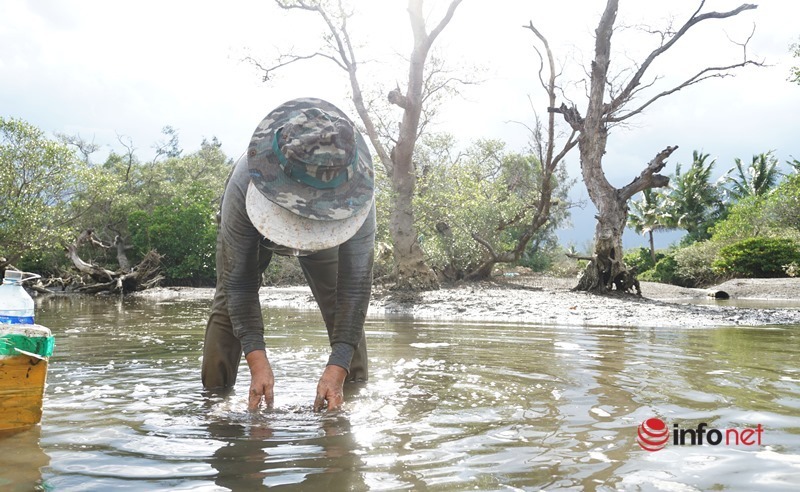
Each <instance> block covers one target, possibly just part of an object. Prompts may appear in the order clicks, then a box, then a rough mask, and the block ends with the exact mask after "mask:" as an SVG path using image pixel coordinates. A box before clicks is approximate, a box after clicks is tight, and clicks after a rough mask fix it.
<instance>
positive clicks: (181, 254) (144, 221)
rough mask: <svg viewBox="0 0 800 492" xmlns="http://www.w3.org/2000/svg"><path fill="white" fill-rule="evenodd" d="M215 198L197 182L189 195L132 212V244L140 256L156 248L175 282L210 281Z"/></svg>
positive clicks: (169, 276) (213, 258) (214, 224)
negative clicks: (145, 210)
mask: <svg viewBox="0 0 800 492" xmlns="http://www.w3.org/2000/svg"><path fill="white" fill-rule="evenodd" d="M211 202H212V199H211V198H210V197H209V195H208V193H207V192H206V190H203V189H202V187H201V186H199V185H196V186H194V187H192V188H190V189H189V192H188V193H187V195H186V196H182V197H175V198H174V199H173V201H172V202H171V203H169V204H164V205H158V206H156V207H155V208H154V209H153V210H152V211H151V212H150V213H147V212H144V211H142V210H135V211H132V212H131V213H130V214H129V219H128V220H129V222H130V228H131V234H132V243H133V245H134V247H135V248H136V249H137V252H138V253H139V255H140V256H141V255H143V254H144V253H146V252H147V251H149V250H151V249H155V250H156V251H158V252H159V253H160V254H161V255H163V258H162V260H161V265H162V268H163V270H164V273H165V275H166V276H167V278H168V279H169V280H170V281H172V282H173V283H174V282H187V281H189V282H198V281H209V280H210V279H213V278H214V272H215V261H214V260H215V245H216V236H217V227H216V220H215V216H214V207H213V205H212V203H211Z"/></svg>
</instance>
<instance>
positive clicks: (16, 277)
mask: <svg viewBox="0 0 800 492" xmlns="http://www.w3.org/2000/svg"><path fill="white" fill-rule="evenodd" d="M22 275H23V272H20V271H17V270H6V276H5V278H6V279H7V280H13V281H15V282H21V281H22Z"/></svg>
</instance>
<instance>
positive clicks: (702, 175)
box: [666, 150, 722, 241]
mask: <svg viewBox="0 0 800 492" xmlns="http://www.w3.org/2000/svg"><path fill="white" fill-rule="evenodd" d="M708 156H709V155H708V154H701V153H700V152H698V151H696V150H695V151H694V152H693V153H692V165H691V167H690V168H689V170H688V171H686V173H685V174H681V165H680V163H679V164H678V165H677V166H676V167H675V175H674V176H673V177H672V179H670V187H671V188H672V191H671V192H670V194H669V197H668V200H667V203H666V206H667V207H668V208H669V209H670V210H671V212H672V214H673V216H674V217H675V226H676V227H679V228H681V229H684V230H686V232H687V233H688V235H689V238H690V239H692V240H695V241H699V240H703V239H707V238H708V227H709V226H710V225H711V223H713V221H715V220H716V219H717V217H719V215H720V214H721V211H722V201H721V199H720V193H719V191H718V190H717V187H716V185H715V184H714V183H712V182H711V173H712V171H713V169H714V165H715V164H716V160H714V159H712V160H711V162H709V163H708V164H706V160H707V159H708Z"/></svg>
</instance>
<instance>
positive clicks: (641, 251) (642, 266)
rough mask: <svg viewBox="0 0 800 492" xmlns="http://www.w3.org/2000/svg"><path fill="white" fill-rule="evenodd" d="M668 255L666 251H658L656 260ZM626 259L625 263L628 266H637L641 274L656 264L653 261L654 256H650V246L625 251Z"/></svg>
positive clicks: (624, 258)
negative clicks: (665, 253)
mask: <svg viewBox="0 0 800 492" xmlns="http://www.w3.org/2000/svg"><path fill="white" fill-rule="evenodd" d="M665 256H666V255H664V253H658V252H657V253H656V262H658V261H659V260H661V259H662V258H664V257H665ZM623 260H624V261H625V265H626V266H628V268H631V267H636V270H637V271H638V272H639V273H640V274H641V273H644V272H646V271H648V270H650V269H652V268H653V267H654V266H656V264H655V263H653V257H652V256H650V249H649V248H641V247H640V248H635V249H633V250H630V251H628V252H627V253H625V256H624V257H623Z"/></svg>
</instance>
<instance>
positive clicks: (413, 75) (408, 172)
mask: <svg viewBox="0 0 800 492" xmlns="http://www.w3.org/2000/svg"><path fill="white" fill-rule="evenodd" d="M275 2H276V4H277V5H278V6H279V7H281V8H283V9H285V10H304V11H309V12H314V13H316V14H317V15H319V16H320V17H321V18H322V20H323V21H324V23H325V26H326V27H327V30H328V32H327V34H326V39H327V40H328V43H329V44H328V46H327V47H325V48H326V49H324V50H320V51H317V52H315V53H311V54H306V55H284V56H282V57H281V58H280V59H279V60H278V62H277V63H275V64H273V65H269V66H267V65H264V64H261V63H259V62H257V61H255V60H253V59H252V58H250V59H249V61H250V62H252V63H254V64H255V66H257V67H259V68H260V69H261V70H263V72H264V80H269V79H270V77H271V76H272V74H273V73H274V72H275V71H277V70H280V69H282V68H284V67H286V66H288V65H290V64H292V63H296V62H300V61H306V60H309V59H312V58H323V59H327V60H329V61H331V62H333V63H334V64H335V65H336V66H337V67H338V68H340V69H342V70H344V71H345V72H347V75H348V80H349V82H350V88H351V91H352V96H351V97H352V101H353V105H354V106H355V108H356V111H357V112H358V115H359V118H360V119H361V123H362V124H363V125H364V130H365V132H366V134H367V137H368V138H369V140H370V142H371V144H372V146H373V148H374V149H375V151H376V153H377V155H378V158H379V160H380V162H381V164H382V165H383V167H384V168H385V170H386V172H387V174H388V176H389V177H390V179H391V183H392V191H393V193H392V210H391V218H390V226H389V227H390V232H391V235H392V242H393V253H394V260H395V277H396V283H395V288H398V289H411V290H425V289H434V288H437V287H438V280H437V278H436V275H435V273H434V272H433V271H432V270H431V269H430V268H429V267H428V265H427V264H426V262H425V258H424V256H423V252H422V249H421V248H420V245H419V243H418V240H417V238H418V235H417V232H416V227H415V225H414V210H413V206H412V198H413V196H414V189H415V186H416V170H415V165H414V161H413V154H414V148H415V146H416V142H417V139H418V138H419V135H420V130H421V129H422V128H424V126H425V124H426V121H427V118H426V113H425V107H426V103H427V102H429V100H430V98H431V97H432V95H433V94H435V93H437V92H438V91H441V90H443V89H444V88H445V87H448V86H451V85H452V84H453V83H455V82H456V80H455V79H453V78H450V79H448V78H444V79H443V78H442V77H435V76H433V71H427V72H426V67H427V68H430V65H429V63H428V62H429V54H430V51H431V47H432V46H433V43H434V42H435V41H436V38H437V37H438V36H439V35H440V34H441V32H442V31H443V30H444V29H445V27H447V25H448V24H449V23H450V21H451V20H452V18H453V15H454V13H455V11H456V9H457V8H458V6H459V4H460V3H461V0H451V1H450V3H449V5H448V7H447V11H446V12H445V14H444V15H443V17H442V18H441V19H440V20H439V22H438V23H436V25H435V26H434V27H433V29H431V30H430V31H428V26H427V24H426V22H425V16H424V15H423V11H422V6H423V0H409V2H408V14H409V20H410V23H411V29H412V32H413V35H414V46H413V49H412V52H411V56H410V58H409V65H408V79H407V84H406V87H405V89H401V88H400V86H399V84H398V87H397V88H395V89H393V90H392V91H390V92H389V93H388V95H387V98H388V100H389V102H390V103H391V104H392V105H394V106H397V107H398V108H400V109H402V118H401V120H400V122H399V125H398V131H397V137H396V138H395V139H390V140H389V143H388V144H387V143H385V139H382V138H381V133H380V131H379V126H380V125H379V123H380V121H379V122H378V123H376V116H375V114H374V112H373V111H371V110H370V107H369V106H368V104H367V103H366V102H365V98H364V92H363V91H362V86H361V83H360V81H359V79H358V71H357V70H358V67H359V61H358V58H357V55H356V49H355V48H354V43H353V41H352V39H351V37H350V33H349V31H348V25H347V21H348V18H349V17H350V16H351V13H349V12H347V11H346V9H345V7H344V4H343V3H342V0H336V1H335V2H322V1H319V0H275ZM434 66H437V65H434Z"/></svg>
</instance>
